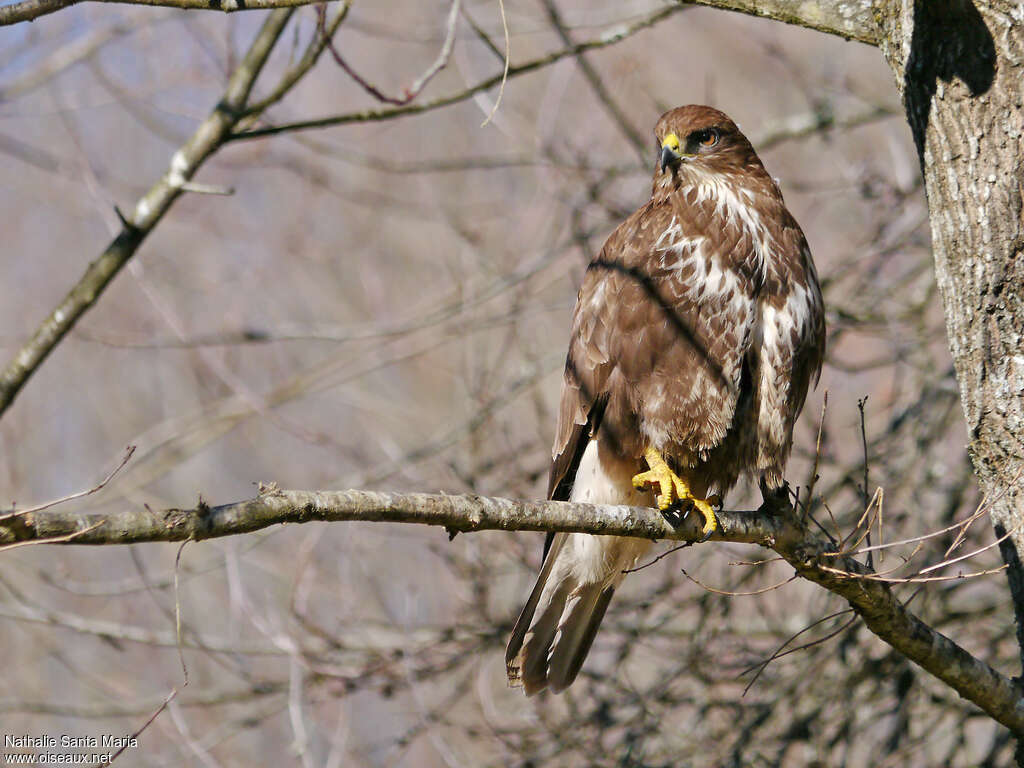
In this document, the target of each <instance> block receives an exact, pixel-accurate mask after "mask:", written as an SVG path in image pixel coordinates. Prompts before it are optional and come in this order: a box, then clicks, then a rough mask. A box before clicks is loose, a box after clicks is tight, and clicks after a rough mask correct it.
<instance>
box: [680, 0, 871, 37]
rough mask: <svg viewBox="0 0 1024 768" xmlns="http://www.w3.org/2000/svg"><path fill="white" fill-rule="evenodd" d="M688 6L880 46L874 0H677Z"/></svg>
mask: <svg viewBox="0 0 1024 768" xmlns="http://www.w3.org/2000/svg"><path fill="white" fill-rule="evenodd" d="M677 1H678V2H681V3H682V4H684V5H708V6H711V7H712V8H721V9H722V10H726V11H739V12H740V13H746V14H749V15H750V16H758V17H760V18H764V19H772V20H774V21H782V22H785V23H786V24H793V25H795V26H798V27H806V28H807V29H815V30H817V31H818V32H825V33H827V34H830V35H839V36H840V37H844V38H846V39H847V40H857V41H858V42H861V43H867V44H868V45H879V44H880V43H881V40H882V33H881V30H879V28H878V25H877V24H876V23H875V17H874V13H873V7H874V3H872V2H870V0H815V2H813V3H808V2H804V0H677Z"/></svg>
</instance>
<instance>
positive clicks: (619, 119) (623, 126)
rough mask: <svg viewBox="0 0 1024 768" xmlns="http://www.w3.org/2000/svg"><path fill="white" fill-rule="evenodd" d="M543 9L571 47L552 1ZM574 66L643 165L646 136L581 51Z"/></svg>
mask: <svg viewBox="0 0 1024 768" xmlns="http://www.w3.org/2000/svg"><path fill="white" fill-rule="evenodd" d="M544 8H545V9H546V10H547V12H548V20H549V21H550V22H551V26H553V27H554V28H555V31H556V32H557V33H558V37H559V38H560V39H561V41H562V43H563V44H564V45H572V39H571V38H570V37H569V30H568V29H567V28H566V26H565V22H564V21H562V14H561V13H559V11H558V6H557V5H555V2H554V0H544ZM576 64H577V66H579V68H580V72H582V73H583V77H584V78H586V81H587V83H589V85H590V88H591V90H593V91H594V95H595V96H596V97H597V100H598V101H600V102H601V104H603V105H604V108H605V110H606V111H607V112H608V115H609V116H610V117H611V118H612V120H613V121H614V122H615V124H616V125H617V126H618V127H619V130H620V131H622V134H623V135H624V136H625V137H626V140H627V141H629V143H630V144H631V145H632V146H633V149H634V150H635V151H636V153H637V155H638V156H639V157H640V162H641V163H645V162H646V161H647V159H648V157H647V156H648V153H649V150H650V143H651V142H650V139H649V138H648V136H647V134H646V133H645V132H643V131H639V130H637V128H636V126H635V125H633V123H632V122H630V120H629V118H628V117H627V116H626V113H625V111H624V110H623V109H622V108H621V107H620V106H619V104H618V102H616V101H615V99H614V98H613V97H612V94H611V93H610V92H609V90H608V88H607V87H606V86H605V84H604V80H602V79H601V75H600V74H598V71H597V70H596V69H594V66H593V65H592V64H591V63H590V62H589V61H587V58H586V57H585V56H584V55H583V52H582V51H581V52H580V53H578V54H577V55H576Z"/></svg>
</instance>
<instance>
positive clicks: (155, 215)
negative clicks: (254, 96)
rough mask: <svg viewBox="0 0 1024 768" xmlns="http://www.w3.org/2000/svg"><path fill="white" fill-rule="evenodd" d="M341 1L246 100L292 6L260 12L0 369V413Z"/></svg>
mask: <svg viewBox="0 0 1024 768" xmlns="http://www.w3.org/2000/svg"><path fill="white" fill-rule="evenodd" d="M349 5H350V2H349V0H346V1H345V2H343V3H342V4H341V6H340V8H339V9H338V11H337V13H336V15H335V16H334V18H333V19H332V20H331V21H330V22H329V23H328V24H327V25H326V29H325V31H318V32H317V35H316V36H315V37H314V39H313V41H312V42H310V43H309V45H308V47H307V49H306V52H305V54H304V55H303V57H302V59H301V60H300V61H299V62H298V63H296V64H295V65H294V66H293V67H292V68H291V69H289V70H288V72H286V73H285V75H284V76H283V77H282V78H281V83H280V84H279V86H278V87H276V88H275V89H273V90H272V92H271V94H270V95H269V96H268V97H266V98H264V99H262V100H261V101H259V102H257V103H256V104H250V103H249V97H250V94H251V93H252V89H253V86H254V84H255V82H256V78H257V77H258V76H259V74H260V72H261V71H262V69H263V66H264V64H266V62H267V59H268V58H269V56H270V52H271V51H272V50H273V48H274V45H275V44H276V43H277V40H278V38H279V37H280V35H281V33H282V32H283V31H284V28H285V26H286V25H287V23H288V20H289V19H290V18H291V15H292V13H294V10H292V9H288V8H285V9H281V10H276V11H274V12H273V13H271V14H270V15H269V16H268V17H267V19H266V21H265V22H264V23H263V26H262V27H261V29H260V31H259V32H258V33H257V35H256V38H255V40H254V41H253V43H252V45H251V46H250V47H249V50H248V51H247V52H246V54H245V57H244V58H243V59H242V61H241V63H240V64H239V65H238V67H237V68H236V69H235V71H234V72H233V73H232V75H231V79H230V80H229V81H228V85H227V88H226V89H225V91H224V94H223V95H222V96H221V99H220V101H219V102H218V103H217V106H216V107H214V109H213V111H212V112H211V113H210V115H209V116H208V117H207V118H206V119H205V120H204V121H203V122H202V123H201V124H200V125H199V127H198V128H197V129H196V131H195V133H193V134H192V136H191V138H190V139H189V140H188V141H187V142H186V143H185V144H184V145H183V146H182V147H181V148H180V149H178V151H177V152H175V153H174V156H173V157H172V158H171V163H170V167H169V168H168V169H167V172H166V173H165V174H164V175H163V177H162V178H161V179H160V180H159V181H157V183H156V184H154V185H153V186H152V187H151V188H150V190H149V191H148V192H147V193H146V194H145V195H143V196H142V198H141V199H140V200H139V201H138V202H137V203H136V205H135V211H134V213H133V214H132V215H131V216H130V217H126V216H125V215H124V214H122V213H121V212H120V211H118V216H119V217H120V218H121V222H122V228H121V231H120V232H119V233H118V234H117V236H116V237H115V238H114V240H113V241H112V242H111V243H110V245H108V246H107V248H106V250H105V251H104V252H103V253H102V254H101V255H100V256H99V258H97V259H96V260H95V261H94V262H92V263H91V264H90V265H89V266H88V268H87V269H86V270H85V274H84V275H83V276H82V278H81V279H80V280H79V281H78V283H76V284H75V286H74V287H73V288H72V289H71V291H70V292H69V293H68V295H67V296H65V297H64V299H63V300H62V301H61V302H60V304H58V305H57V307H56V309H54V310H53V312H52V313H50V316H49V317H47V318H46V320H44V321H43V323H42V324H41V325H40V326H39V328H38V329H37V330H36V332H35V335H34V336H33V337H32V338H31V339H30V340H29V341H28V342H27V343H26V344H25V345H24V346H23V347H22V348H21V349H20V350H18V352H17V353H16V354H15V356H14V358H13V359H12V360H11V361H10V362H9V363H8V364H7V367H6V368H4V369H3V371H0V415H2V414H3V413H4V411H6V410H7V408H8V406H10V404H11V403H12V402H13V401H14V398H15V397H16V396H17V394H18V392H19V391H20V390H21V388H22V386H24V384H25V382H26V381H27V380H28V378H29V377H30V376H31V375H32V374H33V373H34V372H35V371H36V369H38V367H39V366H40V365H42V363H43V361H44V360H45V359H46V358H47V356H48V355H49V354H50V352H51V351H53V349H54V348H55V347H56V346H57V344H59V343H60V341H61V339H63V338H64V336H65V334H67V332H68V331H70V330H71V328H72V327H73V326H74V325H75V323H76V322H77V320H78V318H79V317H81V316H82V315H83V314H84V313H85V312H86V311H87V310H88V309H89V308H90V307H91V306H92V305H93V304H94V303H95V302H96V300H97V299H99V297H100V295H102V293H103V291H104V290H105V289H106V287H107V286H108V285H109V284H110V281H111V280H113V279H114V277H115V276H116V275H117V274H118V272H120V271H121V268H122V267H124V265H125V264H127V263H128V261H129V260H130V259H131V257H132V256H134V255H135V252H136V251H137V250H138V248H139V246H140V245H141V244H142V241H143V240H145V238H146V236H147V235H149V233H150V232H152V231H153V229H154V228H155V227H156V225H157V224H158V223H159V222H160V220H161V219H162V218H163V216H164V214H165V213H167V211H168V210H170V208H171V206H172V205H173V204H174V202H175V200H177V199H178V197H180V196H181V194H182V193H183V192H187V191H190V190H192V191H195V190H196V189H199V188H200V187H198V185H193V184H191V183H190V180H191V179H192V177H193V176H194V175H195V174H196V172H197V171H198V170H199V168H200V166H202V164H203V163H204V162H205V161H206V159H207V158H208V157H210V155H212V154H213V153H215V152H216V151H217V150H218V149H220V147H221V146H222V145H223V144H224V143H225V142H226V141H227V140H228V139H229V138H230V136H231V134H232V133H233V132H234V131H235V130H236V129H237V128H238V127H239V126H240V125H241V126H245V125H250V124H251V122H252V121H253V120H254V119H255V117H256V116H257V115H258V114H259V112H261V111H262V110H264V109H266V108H267V107H269V106H270V105H271V104H273V103H274V102H276V101H277V100H279V99H281V98H283V96H284V95H285V93H286V92H287V91H288V89H289V88H291V87H292V86H293V85H294V84H295V83H296V82H297V81H298V80H299V79H300V78H301V77H302V76H303V75H305V74H306V73H307V72H308V71H309V70H310V69H311V68H312V66H313V64H314V63H315V62H316V60H317V58H318V57H319V55H320V54H321V53H322V52H323V49H324V46H325V45H326V43H327V40H328V38H329V36H330V35H331V34H333V32H334V31H335V30H336V29H337V28H338V25H339V24H340V23H341V21H342V20H343V19H344V18H345V14H346V13H347V11H348V8H349Z"/></svg>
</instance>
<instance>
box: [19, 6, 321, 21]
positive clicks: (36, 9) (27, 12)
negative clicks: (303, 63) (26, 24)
mask: <svg viewBox="0 0 1024 768" xmlns="http://www.w3.org/2000/svg"><path fill="white" fill-rule="evenodd" d="M88 1H89V2H97V3H119V4H121V5H151V6H158V7H161V8H182V9H185V10H199V11H222V12H223V13H233V12H234V11H268V10H273V9H279V8H297V7H299V6H302V5H313V4H314V3H320V2H324V1H325V0H88ZM80 2H83V0H22V2H19V3H12V4H11V5H5V6H3V7H2V8H0V27H3V26H7V25H10V24H17V23H19V22H22V21H32V20H33V19H37V18H39V17H40V16H46V15H47V14H50V13H56V12H57V11H60V10H63V9H64V8H68V7H69V6H72V5H77V4H78V3H80Z"/></svg>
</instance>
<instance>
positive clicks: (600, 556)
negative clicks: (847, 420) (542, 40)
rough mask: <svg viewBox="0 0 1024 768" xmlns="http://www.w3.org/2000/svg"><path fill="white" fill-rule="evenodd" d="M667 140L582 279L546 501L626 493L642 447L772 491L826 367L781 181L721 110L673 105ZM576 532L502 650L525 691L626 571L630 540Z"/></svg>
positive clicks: (560, 660) (587, 634)
mask: <svg viewBox="0 0 1024 768" xmlns="http://www.w3.org/2000/svg"><path fill="white" fill-rule="evenodd" d="M669 134H675V135H676V137H677V138H678V140H679V146H680V150H681V154H682V156H681V157H679V158H678V159H677V161H676V162H674V163H671V164H669V165H667V166H663V165H662V163H661V162H659V163H658V166H657V167H656V169H655V174H654V180H653V184H652V188H651V198H650V200H649V201H648V202H647V203H646V204H645V205H643V206H641V207H640V208H639V209H638V210H637V211H636V212H635V213H633V214H632V215H631V216H629V218H627V219H626V220H625V221H624V222H622V224H620V225H619V226H618V227H617V228H616V229H615V231H614V232H612V234H611V235H610V236H609V237H608V240H607V241H606V242H605V245H604V247H603V248H602V249H601V251H600V253H599V254H598V256H597V257H596V258H595V259H594V261H593V262H592V263H591V264H590V266H589V267H588V269H587V272H586V275H585V277H584V280H583V285H582V287H581V288H580V293H579V297H578V300H577V303H576V310H575V312H574V314H573V321H572V329H571V333H570V341H569V351H568V355H567V357H566V365H565V375H564V380H563V386H562V397H561V402H560V404H559V411H558V425H557V428H556V431H555V440H554V446H553V450H552V464H551V474H550V480H549V487H548V492H549V493H548V495H549V497H550V498H553V499H569V498H572V499H574V500H588V501H594V502H601V503H627V502H628V503H634V500H635V497H634V496H631V494H632V493H633V491H632V488H631V487H630V486H629V478H630V476H631V474H633V473H635V472H639V471H641V470H642V469H643V468H644V467H643V466H642V462H641V457H642V456H643V454H644V451H645V450H646V449H647V448H650V447H653V448H655V449H656V450H658V451H659V452H660V453H662V454H663V455H664V456H665V458H666V459H667V460H668V461H669V463H670V464H671V465H672V467H673V469H674V470H675V471H676V472H677V474H679V475H680V477H682V478H683V479H684V480H685V481H686V482H687V483H689V484H690V486H691V490H693V492H694V493H696V494H697V495H699V496H704V495H707V494H710V493H717V494H724V493H725V492H726V491H728V490H729V489H730V488H731V487H732V486H733V485H734V484H735V483H736V481H737V479H738V478H739V477H740V476H742V475H748V476H751V477H752V478H754V479H757V480H758V481H760V482H761V484H762V487H764V488H766V489H768V490H774V489H777V488H779V487H780V486H781V485H782V484H783V482H784V479H783V472H784V469H785V465H786V461H787V459H788V457H789V452H790V448H791V445H792V439H793V437H792V435H793V425H794V423H795V421H796V417H797V415H798V414H799V412H800V409H801V408H802V406H803V402H804V399H805V397H806V395H807V390H808V387H809V386H810V383H811V380H812V379H814V380H815V381H816V380H817V376H818V375H819V373H820V370H821V364H822V358H823V356H824V345H825V324H824V310H823V306H822V299H821V291H820V288H819V287H818V281H817V276H816V274H815V270H814V263H813V261H812V259H811V254H810V250H809V249H808V247H807V242H806V240H805V238H804V234H803V232H802V231H801V230H800V227H799V225H798V224H797V223H796V221H795V220H794V219H793V217H792V215H791V214H790V213H789V211H788V210H787V209H786V206H785V203H784V202H783V199H782V193H781V192H780V190H779V188H778V185H777V184H776V183H775V181H774V180H773V179H772V178H771V176H769V175H768V173H767V171H765V169H764V166H763V165H762V164H761V161H760V159H759V158H758V157H757V154H756V153H755V151H754V149H753V147H752V146H751V145H750V142H749V141H748V140H747V139H746V137H745V136H744V135H743V134H742V133H741V132H740V130H739V129H738V128H737V127H736V125H735V123H733V122H732V120H730V119H729V118H728V117H727V116H726V115H724V114H723V113H722V112H719V111H718V110H715V109H712V108H710V107H703V106H694V105H691V106H687V107H680V108H678V109H674V110H671V111H670V112H667V113H665V114H664V115H662V117H661V119H660V120H659V121H658V124H657V126H656V127H655V136H656V138H657V141H658V145H659V147H660V146H662V144H663V142H664V141H665V138H666V136H668V135H669ZM591 445H593V446H595V451H596V454H595V456H592V457H590V459H587V451H588V447H590V446H591ZM587 462H589V463H587ZM582 463H587V471H588V474H587V477H586V478H585V479H584V480H580V479H579V477H578V475H579V473H580V467H581V466H582ZM579 536H580V534H569V535H560V536H559V537H556V538H555V542H556V543H555V545H554V546H553V547H552V550H551V552H549V553H547V557H546V558H545V562H544V567H543V569H542V571H541V575H540V577H539V578H538V581H537V585H536V587H535V588H534V591H533V594H532V595H531V597H530V601H529V602H528V603H527V607H526V609H524V611H523V615H522V616H520V619H519V621H518V622H517V624H516V629H515V632H514V633H513V639H512V642H510V644H509V652H508V655H507V661H508V664H509V679H510V681H513V682H515V681H517V680H525V681H526V687H527V691H528V692H531V693H532V692H536V691H537V690H540V689H542V688H543V687H544V686H545V685H548V684H549V683H550V685H551V686H552V688H556V689H561V688H563V687H564V686H566V685H568V684H569V683H570V682H571V681H572V679H573V678H574V677H575V676H576V673H577V672H578V670H579V665H580V664H581V663H582V660H583V657H584V656H585V655H586V652H587V650H588V649H589V647H590V643H591V641H592V640H593V635H594V632H596V629H597V625H598V624H599V623H600V619H601V616H602V615H603V614H604V609H605V607H606V606H607V602H608V600H609V599H610V597H611V593H612V591H613V590H614V587H615V585H617V584H618V582H619V581H620V580H621V578H622V573H621V571H622V569H623V568H624V567H627V566H626V565H625V564H627V563H628V562H630V558H635V557H636V556H637V554H636V553H637V552H638V551H642V550H635V549H632V548H630V547H629V546H627V545H626V542H627V541H628V540H622V539H614V538H610V537H596V538H595V539H594V540H593V541H592V543H589V544H588V543H587V540H586V539H580V538H573V537H579ZM606 539H607V540H606ZM549 541H550V539H549ZM549 579H554V580H555V581H552V582H551V583H550V584H547V583H546V582H547V581H548V580H549ZM535 617H536V618H535ZM549 676H550V677H549Z"/></svg>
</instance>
